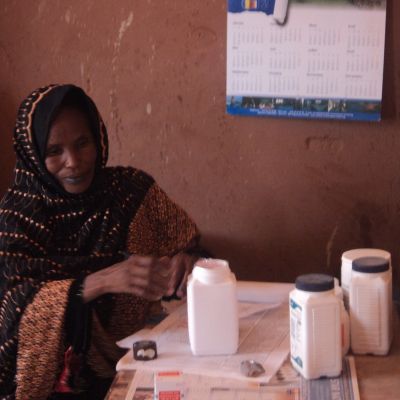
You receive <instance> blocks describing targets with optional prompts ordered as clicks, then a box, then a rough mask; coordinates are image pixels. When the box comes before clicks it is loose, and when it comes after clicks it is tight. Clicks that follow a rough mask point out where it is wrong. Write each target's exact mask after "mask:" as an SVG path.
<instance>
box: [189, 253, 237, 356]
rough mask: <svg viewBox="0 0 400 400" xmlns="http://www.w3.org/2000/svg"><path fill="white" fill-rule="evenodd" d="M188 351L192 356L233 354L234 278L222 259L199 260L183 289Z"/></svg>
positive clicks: (235, 319)
mask: <svg viewBox="0 0 400 400" xmlns="http://www.w3.org/2000/svg"><path fill="white" fill-rule="evenodd" d="M187 307H188V328H189V341H190V348H191V350H192V353H193V354H194V355H198V356H200V355H222V354H234V353H236V351H237V348H238V344H239V316H238V301H237V295H236V278H235V275H234V274H233V273H232V272H231V270H230V268H229V264H228V262H227V261H224V260H216V259H210V258H208V259H201V260H199V261H198V262H197V263H196V264H195V267H194V268H193V272H192V274H191V275H190V276H189V278H188V286H187Z"/></svg>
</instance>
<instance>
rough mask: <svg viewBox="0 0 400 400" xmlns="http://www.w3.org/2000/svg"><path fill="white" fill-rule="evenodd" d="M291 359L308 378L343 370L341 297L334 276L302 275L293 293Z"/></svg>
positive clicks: (291, 304) (290, 297)
mask: <svg viewBox="0 0 400 400" xmlns="http://www.w3.org/2000/svg"><path fill="white" fill-rule="evenodd" d="M289 299H290V305H289V306H290V356H291V357H290V358H291V362H292V365H293V367H294V368H295V369H296V370H297V371H299V372H300V374H301V375H303V377H304V378H306V379H316V378H320V377H323V376H326V377H335V376H338V375H340V373H341V372H342V340H341V315H340V300H339V298H338V297H337V296H336V294H335V289H334V281H333V277H331V276H328V275H323V274H308V275H301V276H299V277H298V278H297V279H296V288H295V289H294V290H293V291H292V292H291V293H290V295H289Z"/></svg>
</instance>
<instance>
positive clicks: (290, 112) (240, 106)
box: [226, 96, 381, 121]
mask: <svg viewBox="0 0 400 400" xmlns="http://www.w3.org/2000/svg"><path fill="white" fill-rule="evenodd" d="M226 100H227V103H226V111H227V112H228V113H229V114H232V115H244V116H246V115H247V116H266V117H281V118H305V119H331V120H357V121H380V120H381V102H380V101H371V100H348V99H342V100H340V99H292V98H261V97H242V96H230V97H227V98H226Z"/></svg>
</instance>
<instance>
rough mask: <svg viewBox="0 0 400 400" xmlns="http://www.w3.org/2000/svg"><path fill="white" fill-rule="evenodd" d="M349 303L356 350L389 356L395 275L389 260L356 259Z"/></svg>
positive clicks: (375, 258)
mask: <svg viewBox="0 0 400 400" xmlns="http://www.w3.org/2000/svg"><path fill="white" fill-rule="evenodd" d="M349 306H350V336H351V349H352V351H353V353H355V354H375V355H386V354H387V353H388V352H389V349H390V344H391V341H392V274H391V271H390V268H389V261H388V260H387V259H384V258H380V257H362V258H358V259H356V260H354V261H353V271H352V278H351V282H350V303H349Z"/></svg>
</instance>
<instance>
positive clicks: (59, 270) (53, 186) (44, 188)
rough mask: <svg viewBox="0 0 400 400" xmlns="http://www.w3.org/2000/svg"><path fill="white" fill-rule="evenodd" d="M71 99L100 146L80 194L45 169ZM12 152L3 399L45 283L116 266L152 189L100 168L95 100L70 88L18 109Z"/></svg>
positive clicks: (2, 308) (5, 207) (5, 235)
mask: <svg viewBox="0 0 400 400" xmlns="http://www.w3.org/2000/svg"><path fill="white" fill-rule="evenodd" d="M69 96H72V97H73V98H75V99H76V102H77V103H79V104H78V106H79V108H80V109H82V110H83V111H84V112H85V115H86V116H87V118H88V122H89V124H90V127H91V131H92V133H93V135H94V138H95V142H96V146H97V166H96V168H97V169H96V174H95V178H94V181H93V183H92V185H91V186H90V188H89V189H88V190H87V191H86V192H84V193H81V194H70V193H68V192H66V191H65V190H64V189H63V188H62V187H61V185H60V184H59V183H58V182H57V181H56V180H55V179H54V177H53V176H52V175H51V174H50V173H49V172H48V171H47V169H46V167H45V163H44V149H45V147H46V142H47V139H48V134H49V129H50V126H51V123H52V121H53V120H54V116H55V115H57V112H58V111H59V110H60V107H62V106H63V104H64V101H65V99H66V97H69ZM14 146H15V151H16V156H17V162H16V168H15V171H14V174H15V176H14V184H13V185H12V187H11V188H9V189H8V192H7V193H6V195H5V197H4V198H3V199H2V201H1V203H0V398H10V399H11V398H13V395H12V393H13V392H14V391H15V381H14V377H15V374H16V368H17V367H16V358H17V352H18V351H20V348H19V346H20V345H21V344H19V343H18V331H19V328H20V327H19V324H20V322H21V318H22V316H23V314H24V312H25V310H26V308H27V307H28V306H29V305H30V304H31V303H32V301H33V299H34V297H35V296H36V295H37V294H38V293H39V291H41V289H42V288H43V287H44V286H46V284H47V283H49V282H56V283H57V282H59V284H60V285H61V282H64V281H68V280H72V279H77V278H81V277H84V276H86V275H87V274H89V273H91V272H94V271H97V270H99V269H101V268H104V267H106V266H109V265H111V264H113V263H115V262H118V261H120V260H121V259H122V258H123V252H124V251H125V250H126V249H125V245H126V238H127V234H128V228H129V223H130V222H131V220H132V216H133V215H135V213H136V212H137V210H138V208H139V207H140V205H141V203H142V201H143V199H144V197H145V196H146V193H147V192H148V190H149V188H150V187H151V186H152V185H153V183H154V181H153V179H152V178H151V177H149V176H148V175H146V174H145V173H143V172H141V171H138V170H136V169H133V168H121V167H115V168H106V167H105V164H106V162H107V154H108V141H107V132H106V129H105V127H104V124H103V122H102V119H101V117H100V115H99V113H98V111H97V109H96V106H95V105H94V103H93V102H92V100H91V99H90V98H89V97H88V96H87V95H86V94H85V93H84V92H83V91H82V90H81V89H80V88H78V87H76V86H73V85H51V86H47V87H43V88H40V89H37V90H35V91H34V92H32V93H31V94H30V95H29V96H28V97H27V98H26V100H24V101H23V102H22V104H21V106H20V109H19V112H18V117H17V123H16V127H15V132H14ZM54 293H55V295H57V292H54ZM53 301H55V302H57V301H58V299H57V298H55V299H54V300H53Z"/></svg>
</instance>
